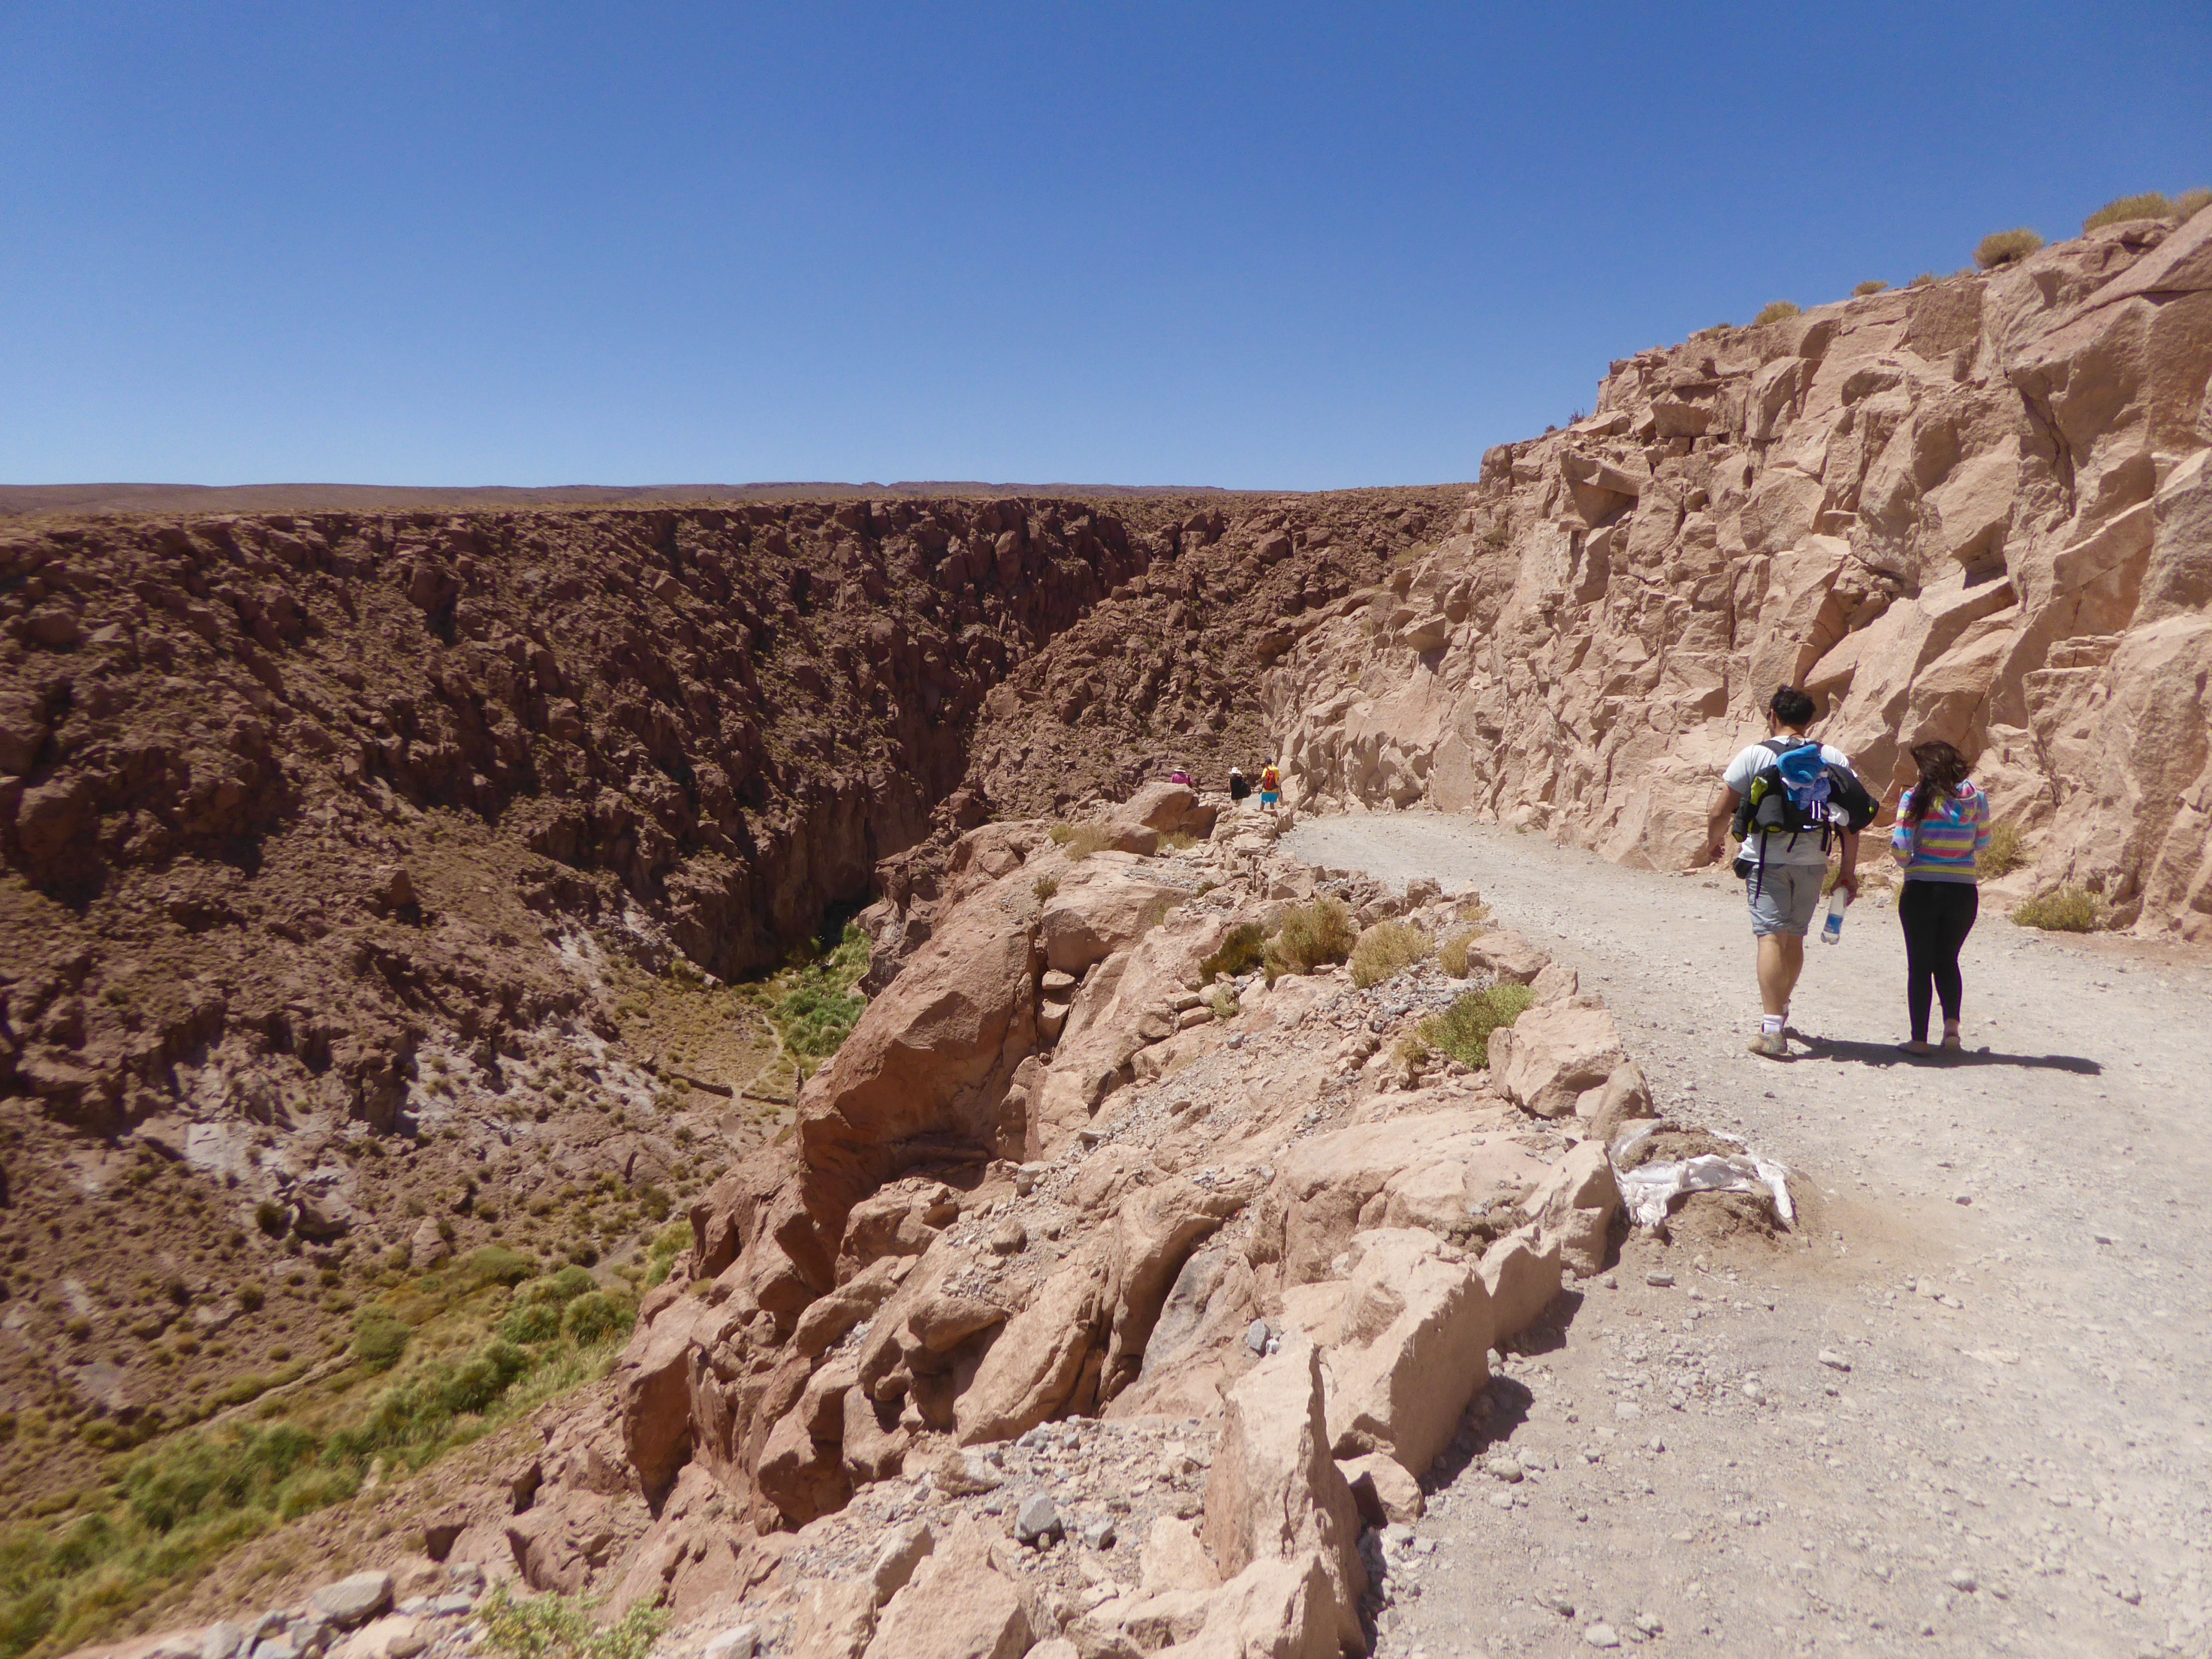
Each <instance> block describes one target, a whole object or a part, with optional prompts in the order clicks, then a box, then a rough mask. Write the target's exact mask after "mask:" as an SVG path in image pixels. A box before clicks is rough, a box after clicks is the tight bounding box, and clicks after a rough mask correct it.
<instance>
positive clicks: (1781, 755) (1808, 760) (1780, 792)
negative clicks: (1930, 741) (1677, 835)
mask: <svg viewBox="0 0 2212 1659" xmlns="http://www.w3.org/2000/svg"><path fill="white" fill-rule="evenodd" d="M1759 747H1760V748H1762V749H1765V750H1768V751H1769V752H1770V753H1771V754H1772V756H1773V757H1774V758H1773V760H1772V761H1771V762H1769V763H1766V764H1765V765H1762V766H1761V767H1760V768H1759V770H1758V771H1757V772H1756V773H1754V774H1753V775H1752V780H1751V787H1749V788H1747V789H1746V790H1745V791H1744V793H1743V799H1741V800H1740V801H1738V802H1737V803H1736V808H1735V833H1736V836H1737V838H1738V839H1740V840H1741V841H1743V842H1746V843H1748V842H1749V841H1750V839H1751V837H1752V836H1754V835H1757V836H1759V858H1758V862H1759V872H1760V873H1761V875H1762V876H1763V875H1764V874H1765V868H1766V838H1767V836H1770V835H1780V836H1791V837H1793V838H1794V837H1796V836H1804V835H1814V834H1817V835H1818V836H1820V850H1821V851H1822V852H1823V853H1825V852H1826V851H1827V849H1828V836H1829V832H1830V830H1831V829H1834V828H1835V827H1836V826H1837V825H1838V824H1840V825H1841V826H1842V827H1843V828H1844V829H1850V830H1853V831H1857V830H1860V829H1865V828H1866V827H1867V825H1869V823H1873V822H1874V820H1875V813H1877V812H1879V811H1881V803H1880V802H1879V801H1877V800H1875V798H1874V797H1873V796H1872V795H1870V794H1869V793H1867V787H1866V786H1865V785H1864V784H1863V783H1861V782H1860V781H1859V780H1858V775H1857V773H1855V772H1853V771H1852V770H1851V769H1850V768H1849V767H1848V766H1836V765H1832V764H1831V763H1828V762H1826V761H1824V760H1822V759H1821V758H1820V744H1818V743H1816V742H1814V740H1813V739H1812V738H1768V739H1767V740H1766V741H1765V743H1763V744H1760V745H1759ZM1750 850H1751V849H1750V848H1749V846H1748V845H1747V846H1746V848H1745V851H1746V853H1748V852H1749V851H1750Z"/></svg>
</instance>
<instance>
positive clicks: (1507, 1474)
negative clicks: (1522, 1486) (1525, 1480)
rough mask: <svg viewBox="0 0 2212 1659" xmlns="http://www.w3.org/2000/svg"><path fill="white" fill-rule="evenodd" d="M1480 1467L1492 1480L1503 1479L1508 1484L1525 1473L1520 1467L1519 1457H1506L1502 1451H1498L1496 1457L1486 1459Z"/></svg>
mask: <svg viewBox="0 0 2212 1659" xmlns="http://www.w3.org/2000/svg"><path fill="white" fill-rule="evenodd" d="M1482 1467H1483V1470H1484V1472H1485V1473H1486V1474H1488V1475H1489V1476H1490V1477H1491V1478H1492V1480H1503V1481H1504V1482H1506V1483H1507V1484H1508V1485H1509V1486H1510V1485H1511V1484H1512V1483H1513V1482H1515V1481H1516V1480H1520V1479H1521V1478H1522V1475H1524V1474H1526V1473H1527V1471H1526V1470H1524V1469H1522V1467H1521V1460H1520V1459H1518V1458H1516V1457H1508V1456H1506V1455H1504V1453H1500V1454H1499V1455H1498V1456H1496V1457H1492V1458H1488V1459H1486V1460H1485V1461H1484V1463H1483V1465H1482Z"/></svg>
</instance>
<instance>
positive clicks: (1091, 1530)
mask: <svg viewBox="0 0 2212 1659" xmlns="http://www.w3.org/2000/svg"><path fill="white" fill-rule="evenodd" d="M1114 1537H1115V1534H1114V1517H1113V1516H1110V1515H1102V1516H1097V1518H1095V1519H1093V1520H1091V1521H1090V1522H1085V1526H1084V1528H1083V1541H1084V1542H1085V1543H1086V1544H1088V1545H1090V1546H1091V1548H1092V1549H1094V1550H1110V1549H1112V1548H1113V1547H1114Z"/></svg>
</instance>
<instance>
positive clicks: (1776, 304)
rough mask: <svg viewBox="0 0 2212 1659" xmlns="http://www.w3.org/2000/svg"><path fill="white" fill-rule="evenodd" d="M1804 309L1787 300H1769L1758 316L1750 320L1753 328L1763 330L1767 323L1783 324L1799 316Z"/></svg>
mask: <svg viewBox="0 0 2212 1659" xmlns="http://www.w3.org/2000/svg"><path fill="white" fill-rule="evenodd" d="M1804 309H1805V307H1802V306H1801V305H1797V304H1796V303H1794V302H1792V301H1788V300H1771V301H1768V302H1767V303H1766V304H1765V306H1763V307H1760V309H1759V315H1758V316H1756V317H1754V318H1753V319H1751V325H1752V326H1753V328H1764V327H1765V325H1767V324H1769V323H1784V322H1787V321H1789V320H1790V319H1791V318H1792V317H1796V316H1799V315H1801V314H1802V313H1803V311H1804Z"/></svg>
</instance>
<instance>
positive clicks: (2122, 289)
mask: <svg viewBox="0 0 2212 1659" xmlns="http://www.w3.org/2000/svg"><path fill="white" fill-rule="evenodd" d="M2208 374H2212V213H2203V212H2200V213H2198V214H2197V216H2195V217H2194V218H2192V219H2191V220H2189V221H2188V222H2186V223H2185V224H2182V225H2180V226H2179V227H2178V228H2175V227H2170V226H2168V225H2167V224H2166V223H2164V222H2152V221H2139V222H2129V223H2123V224H2117V225H2112V226H2108V227H2106V228H2103V229H2100V230H2098V231H2096V232H2093V233H2092V234H2089V235H2087V236H2085V237H2083V238H2081V239H2080V240H2075V241H2070V242H2065V243H2062V244H2058V245H2057V246H2051V247H2048V248H2045V249H2044V250H2043V251H2042V252H2039V253H2038V254H2036V255H2034V256H2033V257H2032V258H2028V259H2026V260H2023V261H2021V263H2019V264H2015V265H2011V266H2008V267H2006V268H2004V269H2002V270H1998V271H1996V272H1994V273H1991V274H1989V275H1970V276H1955V277H1952V278H1949V279H1948V280H1945V281H1941V282H1929V283H1919V284H1916V285H1914V286H1913V287H1911V288H1907V289H1900V290H1897V291H1894V292H1888V293H1883V294H1878V295H1873V296H1871V297H1869V298H1863V299H1854V300H1850V301H1844V302H1843V303H1840V304H1837V305H1831V306H1823V307H1816V308H1814V309H1813V310H1810V311H1808V312H1805V313H1802V314H1801V315H1798V316H1795V317H1792V318H1790V319H1786V320H1784V321H1781V322H1777V323H1771V324H1768V325H1765V326H1763V327H1758V328H1748V329H1729V328H1723V329H1715V330H1711V331H1707V332H1706V333H1705V334H1702V335H1699V336H1698V337H1695V338H1693V339H1692V340H1691V341H1689V342H1688V343H1686V344H1684V345H1681V346H1678V347H1675V348H1673V349H1667V350H1655V351H1650V352H1644V353H1642V354H1640V355H1638V356H1635V357H1633V358H1630V359H1627V360H1625V361H1623V362H1617V363H1615V364H1613V368H1612V371H1611V373H1610V374H1607V377H1606V379H1605V380H1604V382H1603V383H1602V385H1601V387H1600V389H1599V394H1598V401H1597V406H1596V412H1595V414H1593V415H1592V416H1589V418H1588V419H1586V420H1582V421H1577V422H1576V423H1575V424H1573V425H1572V426H1571V427H1569V428H1565V430H1562V431H1558V432H1553V433H1549V434H1547V435H1545V436H1543V437H1541V438H1536V439H1533V440H1530V441H1527V442H1522V443H1516V444H1511V445H1507V446H1504V447H1499V448H1498V449H1494V450H1492V451H1491V452H1490V453H1488V454H1487V455H1486V456H1485V457H1484V460H1483V471H1482V479H1481V482H1480V484H1479V485H1478V487H1477V488H1476V489H1475V490H1474V492H1473V493H1472V494H1471V495H1468V498H1467V502H1466V507H1465V509H1464V511H1463V512H1462V514H1461V517H1460V519H1459V520H1458V522H1457V526H1456V528H1455V533H1454V534H1453V535H1452V536H1451V537H1450V538H1448V539H1447V540H1446V541H1445V542H1444V543H1443V544H1442V545H1441V546H1440V547H1438V548H1437V550H1435V551H1434V552H1433V553H1432V554H1430V555H1428V556H1425V557H1423V558H1420V559H1419V560H1416V561H1414V562H1413V563H1411V564H1409V565H1407V566H1406V567H1405V568H1401V569H1400V570H1398V571H1396V572H1395V573H1394V574H1392V575H1391V577H1390V578H1389V580H1388V581H1387V582H1385V583H1383V584H1382V585H1381V586H1376V587H1375V588H1372V589H1370V590H1368V591H1366V592H1356V593H1352V594H1350V595H1347V596H1346V598H1345V599H1342V600H1340V601H1339V602H1338V603H1337V604H1336V605H1334V607H1331V609H1332V610H1333V611H1334V615H1333V616H1324V617H1320V618H1316V617H1310V616H1309V617H1297V618H1294V619H1286V623H1285V632H1288V633H1294V634H1295V635H1297V643H1296V644H1295V645H1294V646H1293V647H1291V649H1290V650H1289V652H1288V654H1287V655H1286V656H1285V659H1284V660H1283V662H1282V663H1281V664H1280V665H1279V666H1278V667H1276V668H1275V669H1274V670H1273V671H1272V672H1271V674H1270V676H1269V678H1268V680H1267V687H1266V694H1267V700H1268V703H1269V707H1270V709H1271V712H1272V717H1273V730H1274V731H1275V732H1276V733H1277V734H1278V736H1279V746H1280V747H1281V749H1282V750H1283V751H1284V754H1285V757H1287V760H1288V763H1289V776H1288V783H1289V792H1290V799H1291V801H1292V803H1293V804H1294V805H1322V804H1328V803H1340V804H1363V805H1368V806H1370V807H1401V808H1402V807H1411V806H1414V805H1427V806H1430V807H1433V808H1436V809H1438V810H1441V811H1454V812H1458V811H1466V812H1472V813H1474V814H1476V815H1477V816H1480V817H1485V818H1489V819H1493V820H1496V821H1498V822H1501V823H1511V824H1514V825H1516V826H1526V827H1529V828H1534V829H1541V830H1543V831H1545V832H1546V833H1547V834H1549V835H1551V836H1553V837H1554V838H1556V839H1559V840H1560V841H1563V842H1570V843H1572V844H1575V845H1577V846H1583V847H1588V848H1594V849H1595V850H1597V851H1599V852H1601V853H1602V854H1605V855H1606V856H1607V857H1609V858H1613V859H1617V860H1622V861H1625V862H1628V863H1631V864H1635V865H1640V866H1650V867H1657V868H1662V869H1680V868H1684V867H1687V866H1692V865H1694V864H1696V863H1698V862H1699V860H1701V858H1702V857H1703V851H1704V846H1705V829H1704V815H1705V805H1706V804H1707V802H1708V801H1709V800H1710V799H1711V795H1712V793H1713V790H1714V787H1715V779H1716V777H1717V774H1718V772H1719V770H1720V769H1721V767H1722V766H1723V764H1724V763H1726V761H1727V760H1728V758H1729V756H1730V755H1732V754H1733V753H1734V752H1735V750H1736V749H1738V748H1740V747H1741V746H1742V744H1745V743H1746V742H1747V741H1750V740H1753V739H1754V738H1757V737H1759V736H1761V735H1764V726H1763V723H1762V710H1763V706H1764V703H1765V699H1766V697H1767V696H1770V695H1771V693H1772V691H1773V690H1774V688H1775V687H1777V686H1778V685H1781V684H1801V685H1803V686H1804V687H1806V688H1807V689H1808V690H1810V691H1811V692H1812V693H1813V694H1814V696H1815V697H1816V698H1817V699H1818V700H1819V701H1820V703H1821V704H1822V707H1823V709H1824V711H1825V714H1826V719H1825V720H1824V721H1823V723H1822V725H1821V726H1820V727H1819V728H1818V729H1819V731H1820V734H1821V735H1822V736H1824V737H1825V738H1827V739H1828V740H1829V741H1831V742H1833V743H1835V744H1838V745H1839V746H1840V747H1842V748H1843V749H1844V750H1847V751H1848V752H1850V754H1851V755H1852V757H1854V759H1855V761H1856V762H1857V764H1858V765H1859V767H1860V769H1861V770H1862V772H1863V775H1864V776H1865V777H1866V779H1867V780H1868V781H1869V785H1870V786H1871V787H1874V788H1875V790H1876V791H1877V792H1884V793H1887V798H1888V799H1889V800H1890V801H1891V802H1892V803H1893V802H1894V800H1895V798H1896V795H1897V793H1898V792H1899V789H1901V788H1902V787H1903V786H1904V785H1905V784H1906V783H1908V782H1909V781H1910V780H1911V775H1912V774H1911V763H1910V761H1909V758H1907V757H1906V756H1905V750H1906V749H1907V748H1909V747H1910V745H1911V744H1913V743H1915V742H1917V741H1921V740H1924V739H1927V738H1943V739H1946V740H1948V741H1950V742H1953V743H1955V744H1959V745H1960V747H1961V748H1962V749H1964V750H1966V753H1967V754H1968V755H1969V757H1973V758H1974V759H1975V760H1976V763H1977V770H1978V776H1979V777H1980V779H1981V780H1982V781H1983V782H1984V785H1985V787H1988V789H1989V790H1990V795H1991V798H1992V799H1993V802H1994V804H1995V805H1996V811H1997V815H1998V817H2000V818H2001V819H2006V820H2009V821H2011V822H2014V823H2017V824H2019V825H2021V828H2022V829H2025V830H2026V831H2027V845H2028V848H2029V849H2030V852H2031V854H2032V856H2033V861H2034V873H2033V882H2034V883H2035V884H2038V885H2045V886H2048V885H2055V884H2062V883H2063V884H2079V885H2081V886H2084V887H2087V888H2089V889H2091V890H2093V891H2096V892H2098V893H2100V894H2101V895H2102V896H2103V898H2104V900H2105V901H2106V903H2107V904H2108V905H2109V906H2110V908H2111V913H2112V916H2113V918H2114V920H2115V921H2117V922H2118V923H2121V924H2124V925H2126V924H2132V925H2133V926H2135V927H2136V929H2137V930H2138V931H2141V932H2150V933H2154V932H2162V931H2168V930H2172V931H2178V932H2179V933H2181V934H2183V935H2184V936H2185V937H2187V938H2190V939H2196V938H2199V937H2203V936H2206V935H2207V933H2208V932H2212V842H2208V840H2207V836H2208V826H2212V801H2208V796H2207V791H2208V790H2212V714H2208V710H2207V706H2206V703H2205V691H2204V684H2205V682H2206V678H2207V675H2208V672H2212V615H2208V614H2207V606H2208V603H2212V574H2208V573H2212V471H2208V466H2212V463H2208V461H2207V459H2206V456H2207V453H2208V448H2212V404H2208V402H2207V379H2208Z"/></svg>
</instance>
